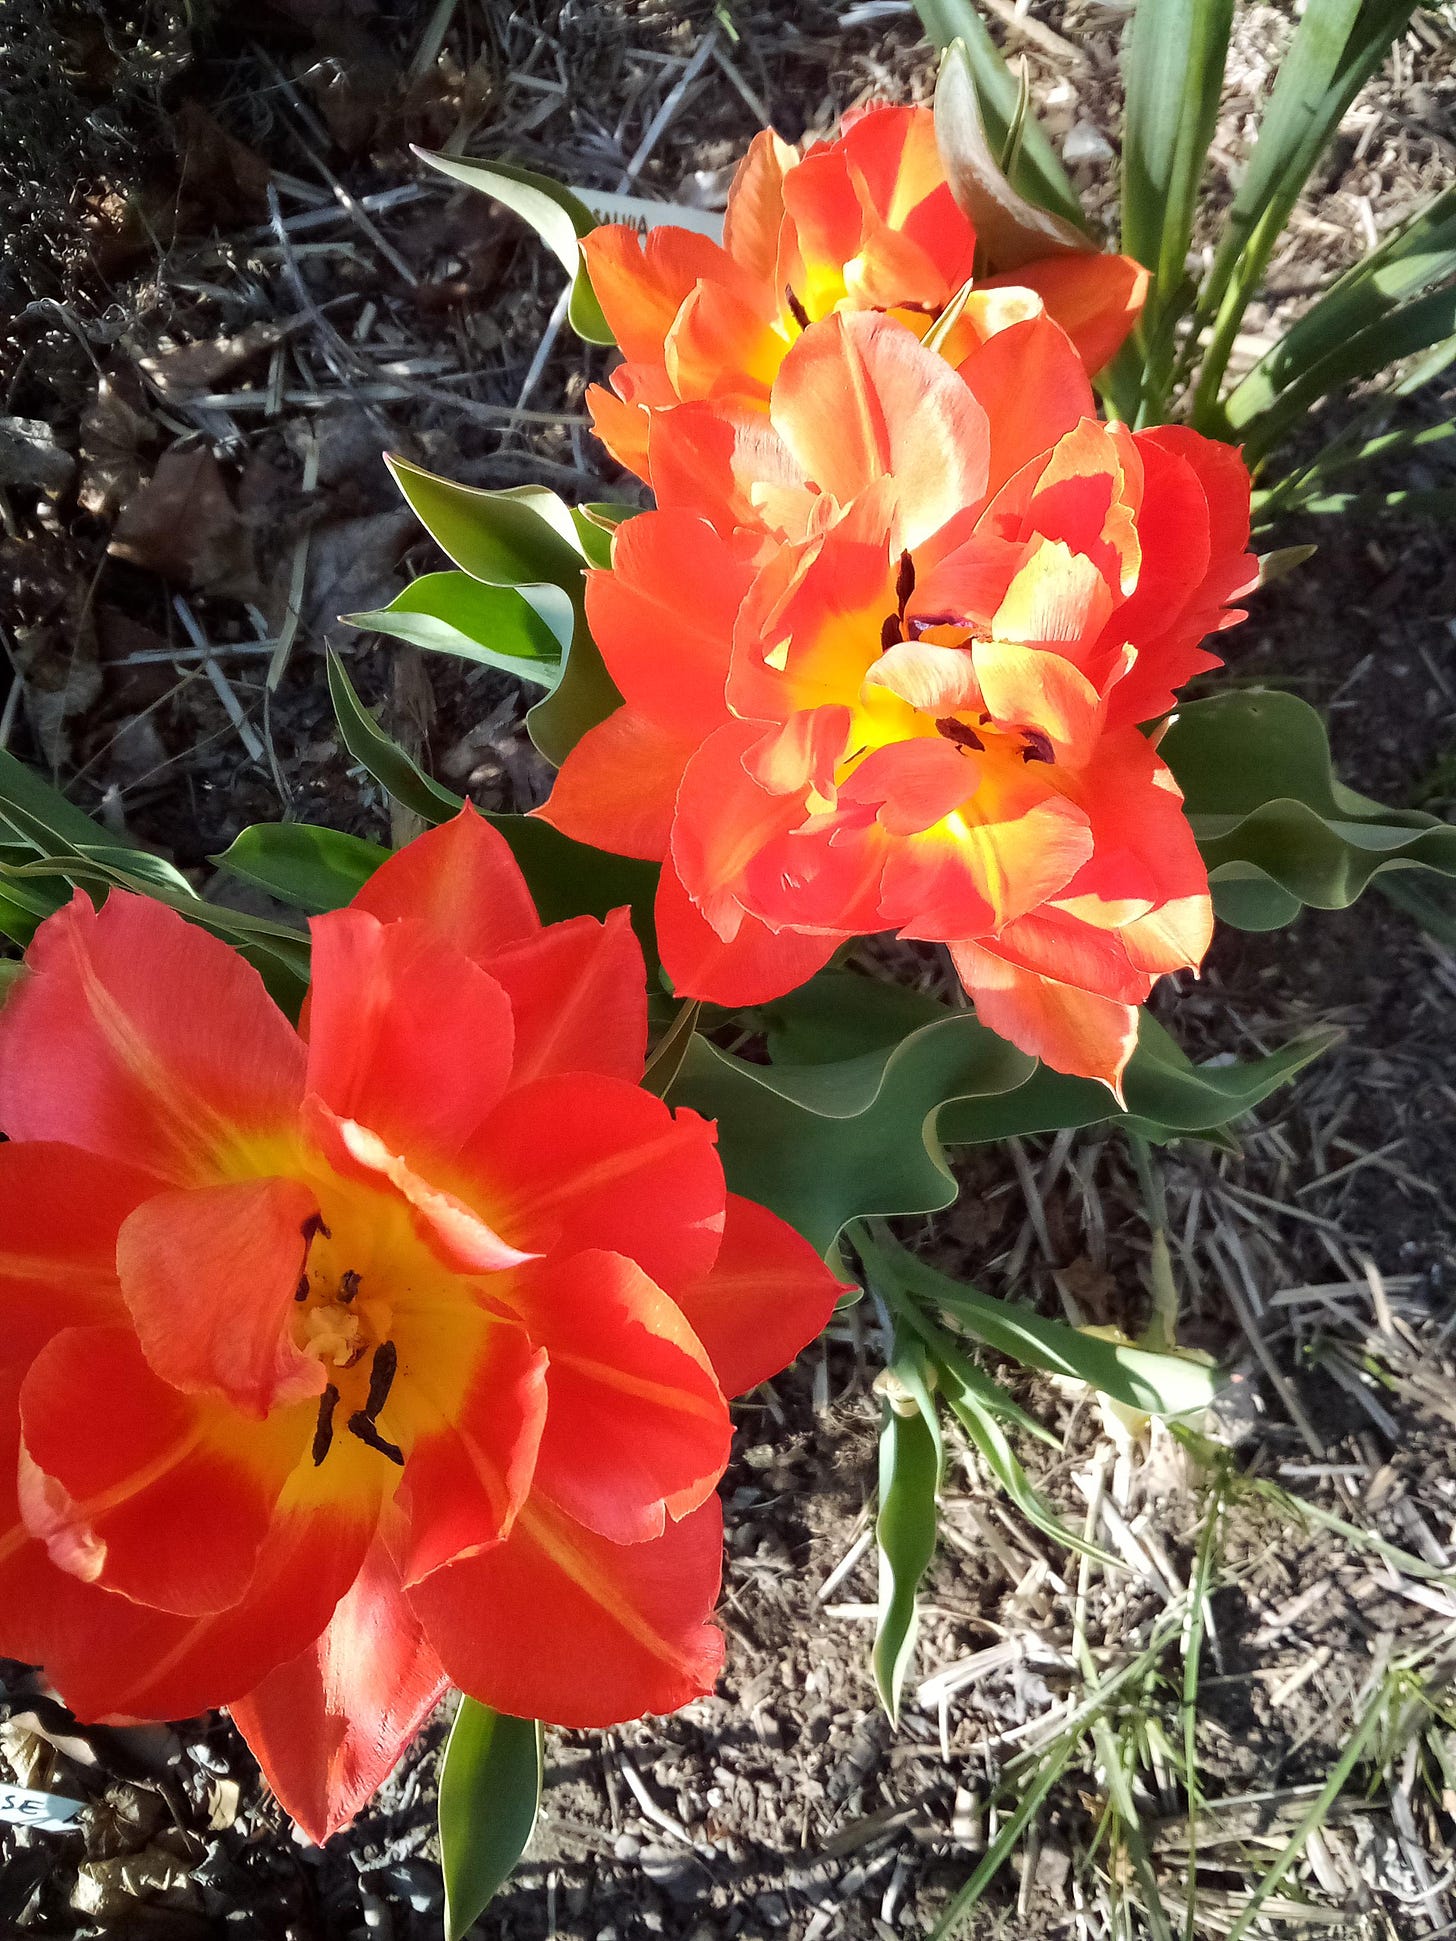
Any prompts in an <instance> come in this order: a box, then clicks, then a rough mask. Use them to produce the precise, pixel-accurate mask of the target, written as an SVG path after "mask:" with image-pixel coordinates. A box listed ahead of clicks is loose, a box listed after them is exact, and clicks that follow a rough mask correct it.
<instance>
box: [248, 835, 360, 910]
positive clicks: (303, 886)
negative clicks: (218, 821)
mask: <svg viewBox="0 0 1456 1941" xmlns="http://www.w3.org/2000/svg"><path fill="white" fill-rule="evenodd" d="M388 855H389V851H388V850H387V849H384V848H381V846H380V845H379V844H378V843H376V842H366V841H365V840H364V838H363V837H362V836H346V835H344V834H343V833H342V832H341V831H340V830H338V829H325V828H321V827H320V826H319V825H318V824H316V823H312V822H256V823H254V824H253V825H252V827H251V828H248V829H244V830H243V831H242V833H241V835H239V836H238V837H237V839H236V840H235V841H234V842H233V844H232V846H231V847H230V848H229V849H227V850H226V851H225V852H224V853H223V854H222V855H221V856H215V857H214V858H213V861H214V862H215V863H216V864H217V866H218V868H219V869H225V870H227V871H229V872H230V874H232V875H233V876H238V877H241V878H242V880H243V881H244V882H245V883H252V884H253V885H254V886H255V887H256V888H257V889H260V890H266V891H267V893H268V894H269V896H275V897H277V898H278V900H279V902H280V903H291V904H292V905H293V906H294V908H295V909H299V910H307V911H308V912H309V913H310V914H315V913H317V912H319V911H323V910H341V909H343V907H344V906H345V904H347V903H351V902H352V901H353V899H354V898H355V897H356V896H357V895H358V893H359V891H360V890H361V889H363V887H364V885H365V884H366V883H367V882H368V881H369V878H370V877H371V876H372V875H373V874H374V872H375V870H376V869H378V867H379V865H380V864H381V863H382V862H383V861H384V860H385V858H386V857H387V856H388Z"/></svg>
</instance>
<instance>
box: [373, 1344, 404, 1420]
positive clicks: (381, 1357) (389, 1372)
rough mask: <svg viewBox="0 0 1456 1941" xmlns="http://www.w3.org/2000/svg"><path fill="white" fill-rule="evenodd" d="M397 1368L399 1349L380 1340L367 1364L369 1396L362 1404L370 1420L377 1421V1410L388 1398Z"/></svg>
mask: <svg viewBox="0 0 1456 1941" xmlns="http://www.w3.org/2000/svg"><path fill="white" fill-rule="evenodd" d="M398 1368H399V1350H398V1349H397V1348H396V1347H395V1345H394V1343H393V1342H392V1341H381V1342H380V1344H379V1346H378V1347H377V1348H376V1349H375V1350H374V1359H373V1361H372V1362H370V1364H369V1396H368V1399H367V1401H366V1402H365V1404H364V1413H365V1415H367V1416H368V1418H369V1420H370V1421H371V1422H374V1421H377V1419H378V1416H379V1411H380V1410H381V1409H382V1408H383V1407H384V1405H385V1403H386V1402H387V1401H388V1400H389V1391H390V1389H391V1388H393V1386H394V1377H395V1373H396V1371H397V1370H398Z"/></svg>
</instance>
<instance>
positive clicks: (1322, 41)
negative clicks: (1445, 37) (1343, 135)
mask: <svg viewBox="0 0 1456 1941" xmlns="http://www.w3.org/2000/svg"><path fill="white" fill-rule="evenodd" d="M1414 11H1415V0H1319V4H1318V5H1315V6H1307V7H1306V8H1305V10H1304V13H1303V15H1302V16H1301V18H1300V20H1299V22H1298V24H1297V26H1296V27H1295V30H1294V34H1293V37H1292V39H1291V41H1290V44H1289V47H1288V49H1287V50H1286V52H1285V55H1284V58H1283V59H1282V60H1281V61H1280V63H1279V69H1278V73H1277V75H1276V77H1275V82H1274V88H1273V92H1272V93H1271V95H1270V97H1269V105H1268V107H1267V108H1266V109H1265V110H1264V115H1263V118H1262V120H1261V122H1260V126H1259V135H1258V139H1257V140H1256V142H1255V143H1254V150H1253V153H1252V154H1251V155H1250V157H1249V159H1248V163H1247V164H1246V166H1245V168H1244V170H1243V172H1242V175H1241V177H1240V180H1239V186H1238V189H1237V190H1236V192H1235V195H1234V200H1233V205H1232V207H1231V208H1230V210H1229V213H1228V216H1227V218H1226V219H1225V223H1224V230H1223V234H1222V237H1221V238H1220V241H1219V245H1218V248H1217V250H1216V252H1215V254H1214V260H1213V264H1212V267H1211V268H1210V270H1209V273H1208V275H1207V277H1206V278H1205V280H1204V285H1203V290H1202V292H1201V295H1200V299H1199V306H1198V316H1199V319H1200V320H1201V321H1204V322H1206V321H1208V320H1210V319H1212V321H1213V335H1212V339H1211V341H1210V343H1209V345H1208V348H1207V349H1206V350H1205V352H1204V354H1203V368H1202V370H1201V372H1200V375H1199V381H1198V387H1197V390H1196V392H1195V395H1194V402H1193V421H1194V423H1195V424H1196V425H1197V426H1198V427H1199V428H1200V429H1202V430H1209V431H1217V430H1218V429H1219V428H1220V427H1221V424H1222V415H1221V412H1220V411H1219V407H1218V392H1219V387H1220V386H1221V384H1222V382H1223V374H1224V371H1225V370H1226V369H1227V366H1228V358H1229V353H1230V351H1231V350H1232V348H1233V344H1234V339H1235V338H1236V337H1237V335H1238V331H1239V326H1240V324H1241V323H1242V321H1243V316H1244V312H1245V310H1246V309H1247V307H1248V305H1249V302H1250V299H1251V298H1252V297H1253V295H1254V292H1255V291H1256V290H1257V289H1258V287H1259V284H1260V282H1261V280H1262V278H1263V275H1264V270H1265V268H1266V267H1267V265H1268V262H1269V258H1270V257H1271V256H1272V254H1273V252H1274V246H1275V244H1276V243H1277V242H1278V240H1279V237H1280V235H1281V233H1282V232H1283V229H1284V225H1285V223H1286V222H1287V221H1288V220H1289V217H1290V213H1291V212H1292V210H1293V208H1294V205H1295V203H1296V202H1297V201H1298V199H1299V196H1300V194H1301V193H1302V191H1303V189H1304V185H1305V183H1306V182H1307V181H1308V180H1309V177H1310V174H1311V172H1312V170H1313V168H1314V166H1315V164H1316V162H1317V161H1318V160H1319V158H1320V156H1321V154H1322V153H1323V152H1324V150H1325V148H1326V146H1327V145H1328V143H1329V142H1330V140H1331V139H1332V137H1333V136H1334V133H1335V131H1336V129H1337V128H1338V127H1339V125H1340V122H1341V121H1342V119H1343V118H1344V114H1345V111H1346V109H1347V108H1348V107H1349V105H1350V103H1351V102H1352V101H1353V100H1354V98H1355V96H1356V94H1358V93H1359V91H1360V89H1361V88H1362V87H1363V86H1364V84H1365V82H1366V81H1367V80H1368V79H1369V78H1370V76H1371V74H1372V73H1374V71H1375V69H1376V67H1377V66H1378V65H1379V63H1380V62H1381V61H1382V60H1383V59H1384V57H1385V55H1386V54H1387V53H1388V51H1389V49H1390V46H1391V43H1392V42H1393V41H1394V40H1395V38H1396V36H1397V35H1398V34H1400V33H1402V32H1403V31H1404V29H1405V27H1406V24H1407V22H1408V21H1409V20H1410V17H1411V15H1412V13H1414Z"/></svg>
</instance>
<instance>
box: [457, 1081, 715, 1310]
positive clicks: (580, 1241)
mask: <svg viewBox="0 0 1456 1941" xmlns="http://www.w3.org/2000/svg"><path fill="white" fill-rule="evenodd" d="M715 1138H716V1135H715V1133H714V1130H713V1127H712V1126H711V1125H709V1124H708V1123H707V1121H706V1120H703V1119H700V1118H699V1117H698V1116H697V1114H696V1113H693V1112H679V1113H677V1114H674V1113H672V1112H670V1111H669V1110H668V1108H667V1106H665V1105H664V1104H663V1102H662V1100H661V1099H658V1098H654V1097H653V1096H652V1094H651V1093H650V1092H644V1091H642V1090H641V1089H640V1087H638V1086H636V1085H629V1084H625V1083H624V1082H623V1081H622V1080H620V1079H615V1078H601V1077H596V1076H593V1075H591V1074H588V1073H573V1074H571V1075H569V1076H568V1075H561V1076H558V1077H555V1078H543V1079H539V1080H538V1081H537V1082H536V1083H535V1084H534V1085H528V1086H522V1087H521V1089H520V1090H519V1091H516V1092H512V1093H511V1094H510V1095H509V1096H508V1097H507V1099H506V1100H505V1102H504V1104H502V1106H501V1107H500V1109H499V1111H498V1112H497V1113H496V1114H495V1116H494V1117H493V1118H492V1119H489V1120H488V1121H487V1122H486V1124H485V1125H484V1126H482V1128H481V1130H480V1132H479V1134H478V1135H477V1137H476V1138H475V1140H474V1141H473V1142H472V1144H471V1146H470V1147H469V1148H468V1149H467V1150H466V1151H465V1152H464V1153H463V1154H462V1155H461V1168H462V1173H463V1174H464V1175H465V1176H467V1177H468V1178H469V1179H471V1180H472V1181H474V1182H475V1183H476V1184H475V1189H474V1190H476V1191H477V1192H478V1195H479V1198H480V1203H481V1204H482V1206H486V1207H488V1208H489V1209H490V1213H491V1217H492V1219H493V1220H494V1221H498V1222H499V1224H500V1227H501V1229H502V1231H503V1232H505V1233H507V1234H509V1235H510V1237H511V1239H512V1241H514V1242H515V1243H516V1244H517V1245H518V1246H520V1247H523V1248H528V1249H530V1251H531V1253H532V1254H533V1255H537V1256H539V1255H543V1254H573V1253H579V1252H580V1251H581V1249H582V1248H584V1247H604V1248H608V1249H610V1250H611V1251H612V1252H613V1253H619V1254H625V1255H626V1256H627V1258H628V1259H629V1260H632V1261H635V1262H636V1264H637V1265H638V1266H639V1267H640V1268H641V1269H642V1270H643V1272H644V1273H646V1274H649V1275H651V1277H652V1279H653V1280H655V1281H656V1282H657V1283H658V1285H659V1286H660V1287H664V1288H666V1289H667V1291H668V1292H669V1293H672V1292H674V1291H675V1290H676V1289H677V1288H678V1287H681V1286H685V1285H686V1284H687V1283H688V1282H689V1281H693V1280H696V1279H697V1277H698V1276H699V1275H700V1274H702V1273H704V1272H706V1270H707V1268H708V1266H709V1264H710V1263H711V1262H712V1259H713V1257H714V1255H715V1253H716V1252H717V1249H718V1236H719V1234H721V1232H722V1231H723V1200H724V1193H725V1190H726V1189H725V1188H724V1185H723V1168H722V1166H721V1164H720V1163H719V1160H718V1155H717V1153H716V1151H715V1150H714V1143H715ZM511 1285H514V1281H512V1283H511ZM502 1298H504V1299H507V1300H513V1299H514V1298H515V1297H514V1296H513V1295H512V1294H511V1293H510V1291H509V1288H507V1289H506V1291H505V1292H504V1294H503V1296H502ZM533 1332H534V1330H533ZM538 1338H542V1337H538Z"/></svg>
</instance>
